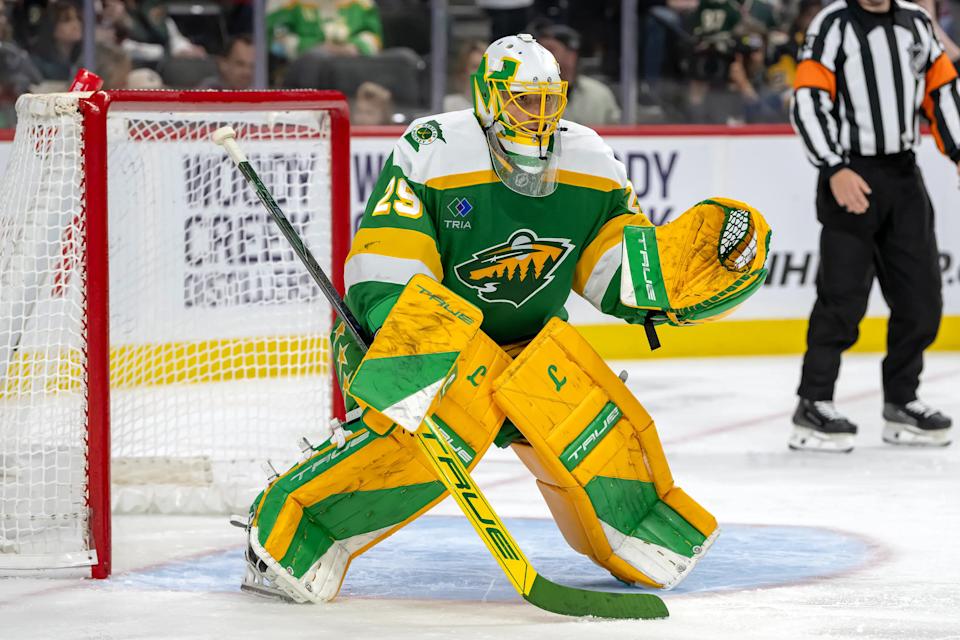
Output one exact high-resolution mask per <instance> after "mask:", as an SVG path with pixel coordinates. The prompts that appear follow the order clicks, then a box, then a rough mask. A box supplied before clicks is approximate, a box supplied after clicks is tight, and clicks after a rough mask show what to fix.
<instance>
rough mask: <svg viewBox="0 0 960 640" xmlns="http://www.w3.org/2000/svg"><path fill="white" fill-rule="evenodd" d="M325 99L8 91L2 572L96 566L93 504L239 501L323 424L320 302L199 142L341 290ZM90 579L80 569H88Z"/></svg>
mask: <svg viewBox="0 0 960 640" xmlns="http://www.w3.org/2000/svg"><path fill="white" fill-rule="evenodd" d="M344 109H345V107H344V105H343V102H342V99H340V97H339V94H330V93H328V92H308V91H302V92H290V93H280V92H237V93H232V92H101V93H97V94H93V95H90V94H60V95H43V96H23V97H22V98H20V100H19V101H18V103H17V114H18V124H17V130H16V135H15V138H14V146H13V151H12V155H11V158H10V162H9V164H8V167H7V169H6V173H5V175H4V176H3V178H2V182H0V568H46V567H65V566H77V565H96V566H98V567H100V569H99V572H100V573H101V574H105V572H108V571H109V508H108V505H109V504H110V483H109V478H110V476H111V474H112V504H113V508H114V510H115V511H123V512H168V513H225V512H245V511H246V509H247V508H248V506H249V504H250V502H251V500H252V499H253V498H254V497H255V495H256V493H257V492H258V491H259V490H260V489H261V488H262V487H263V485H264V484H265V481H266V474H265V473H264V471H263V470H262V464H263V462H264V460H266V459H271V460H272V461H273V464H274V466H275V467H276V468H278V469H281V468H286V467H287V466H289V465H290V464H292V463H293V462H295V460H296V458H297V456H298V453H299V452H298V451H297V445H296V443H297V441H298V439H299V438H300V437H301V436H308V437H310V436H311V435H313V436H314V437H316V436H317V435H318V434H320V433H324V426H325V424H326V422H327V421H328V420H329V418H330V417H331V415H332V408H331V403H332V380H331V373H330V366H329V353H328V350H329V345H328V340H327V335H328V332H329V329H330V325H331V319H332V318H331V309H330V306H329V304H328V303H327V302H326V301H325V300H324V298H323V295H322V294H321V292H320V290H319V288H318V287H317V286H316V285H315V284H314V283H313V281H312V280H311V278H310V276H309V275H308V274H307V272H306V271H305V269H304V268H303V267H302V266H301V264H300V262H299V260H298V259H297V257H296V255H295V254H294V252H293V250H292V249H291V248H290V247H289V246H288V245H287V243H286V241H285V240H284V238H283V236H282V235H281V234H280V232H279V230H278V229H277V228H276V226H275V225H274V224H273V222H272V221H271V219H270V217H269V215H268V214H267V213H266V212H265V211H264V210H263V208H262V207H261V205H260V204H259V202H258V200H257V198H256V195H255V193H254V192H253V191H252V190H251V189H250V188H249V187H248V186H247V185H246V184H245V182H244V180H243V178H242V176H241V175H240V173H239V172H238V171H237V170H236V169H235V167H234V166H233V164H232V163H231V162H230V160H229V159H228V158H227V156H226V154H225V153H224V152H223V150H222V149H221V148H219V147H217V146H215V145H214V144H213V143H212V142H211V141H210V134H211V133H212V132H213V131H214V130H216V129H217V128H218V127H221V126H226V125H229V126H231V127H233V128H234V129H235V130H236V131H237V139H238V141H239V142H240V143H241V145H243V147H244V149H245V151H246V152H247V154H248V156H249V157H250V161H251V163H252V164H253V165H254V166H255V167H256V168H257V170H258V172H259V174H260V176H261V177H262V179H263V181H264V183H265V184H266V185H267V187H268V188H269V189H270V190H271V192H272V193H273V194H274V196H275V198H276V199H277V202H278V203H279V204H280V206H281V208H283V210H284V212H285V213H286V215H287V217H288V218H289V219H290V222H291V223H292V224H293V226H294V228H296V229H297V231H298V232H299V233H300V235H301V236H302V237H303V239H304V241H305V243H306V245H307V246H308V247H309V248H310V250H311V251H312V252H313V253H314V255H315V256H316V258H317V260H318V262H319V263H320V264H321V266H322V267H323V268H324V270H325V271H327V273H328V274H331V278H332V279H333V280H334V282H335V283H338V282H339V281H340V280H341V274H340V273H339V269H340V267H341V266H342V263H343V252H344V250H345V248H346V244H347V234H348V233H349V230H348V229H349V222H348V212H347V210H346V202H347V196H346V191H345V190H346V189H348V186H347V185H348V177H347V176H346V175H344V174H346V172H347V171H348V167H347V166H346V164H347V160H346V157H345V155H346V138H347V136H348V132H347V130H346V128H347V126H348V125H347V124H346V118H345V116H344V114H345V111H344ZM97 573H98V571H97V570H96V569H95V571H94V574H95V575H96V574H97Z"/></svg>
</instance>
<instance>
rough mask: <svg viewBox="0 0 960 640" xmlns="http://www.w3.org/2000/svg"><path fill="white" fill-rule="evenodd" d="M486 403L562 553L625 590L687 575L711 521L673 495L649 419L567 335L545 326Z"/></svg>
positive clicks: (713, 531) (572, 333) (556, 325)
mask: <svg viewBox="0 0 960 640" xmlns="http://www.w3.org/2000/svg"><path fill="white" fill-rule="evenodd" d="M494 397H495V399H496V401H497V403H498V404H499V405H500V406H501V407H502V408H503V409H504V411H505V412H506V414H507V416H508V417H509V418H510V420H511V421H512V422H513V423H514V424H515V425H516V426H517V428H518V429H519V430H520V432H521V433H523V435H524V437H525V438H526V439H527V442H528V443H529V444H527V443H515V444H514V445H513V449H514V450H515V451H516V452H517V454H518V455H519V457H520V459H521V460H522V461H523V462H524V463H525V464H526V466H527V467H528V468H529V469H530V470H531V471H532V472H533V474H534V475H535V476H536V478H537V485H538V487H539V488H540V491H541V493H542V494H543V496H544V498H545V500H546V502H547V505H548V506H549V507H550V510H551V512H552V513H553V515H554V518H555V519H556V521H557V524H558V526H559V527H560V529H561V531H562V532H563V535H564V537H565V538H566V540H567V542H568V543H569V544H570V546H571V547H573V548H574V549H575V550H577V551H579V552H580V553H583V554H585V555H587V556H589V557H590V558H591V559H592V560H593V561H594V562H596V563H597V564H599V565H601V566H603V567H605V568H606V569H608V570H609V571H610V572H611V573H613V575H614V576H616V577H617V578H619V579H621V580H623V581H625V582H629V583H635V584H642V585H647V586H653V587H658V588H671V587H673V586H675V585H676V584H678V583H679V582H680V581H681V580H682V579H683V578H684V577H686V575H688V574H689V572H690V570H691V569H692V568H693V566H694V565H695V564H696V562H697V561H698V560H699V559H700V558H701V557H702V556H703V555H704V553H705V552H706V550H707V549H708V548H709V547H710V545H711V544H712V543H713V540H714V539H715V538H716V536H717V534H718V529H717V522H716V519H715V518H714V517H713V516H712V515H710V513H708V512H707V511H706V510H705V509H704V508H703V507H701V506H700V505H699V504H697V503H696V502H695V501H694V500H693V499H692V498H690V497H689V496H688V495H687V494H686V493H684V492H683V490H682V489H680V488H678V487H676V486H674V483H673V477H672V476H671V474H670V468H669V466H668V465H667V461H666V458H665V457H664V454H663V448H662V446H661V445H660V439H659V437H658V436H657V431H656V427H655V426H654V424H653V421H652V419H651V418H650V416H649V414H647V412H646V410H644V408H643V406H642V405H641V404H640V403H639V402H638V401H637V400H636V399H635V398H634V397H633V395H632V394H631V393H630V391H629V390H628V389H627V388H626V386H625V385H624V384H623V383H622V382H621V381H620V379H619V378H617V376H616V375H615V374H614V373H613V372H612V371H611V370H610V369H609V368H608V367H607V365H606V364H605V363H604V362H603V360H602V359H601V358H600V356H598V355H597V354H596V352H594V351H593V349H592V348H591V347H590V345H589V344H588V343H587V342H586V340H585V339H584V338H583V337H582V336H580V334H579V333H578V332H577V331H576V330H575V329H574V328H573V327H571V326H570V325H568V324H567V323H565V322H563V321H561V320H559V319H554V320H551V321H550V323H548V324H547V326H546V327H545V328H544V329H543V331H541V332H540V334H539V335H538V336H537V337H536V338H535V339H534V340H533V342H531V343H530V346H528V347H527V348H526V350H524V352H523V353H522V354H521V355H520V356H519V357H518V358H517V359H516V360H515V361H514V362H513V364H512V365H511V366H510V367H509V368H508V369H507V371H506V372H505V373H504V374H503V375H502V376H501V377H500V378H499V379H498V380H497V381H496V383H495V391H494Z"/></svg>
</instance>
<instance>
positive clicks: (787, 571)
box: [103, 516, 881, 602]
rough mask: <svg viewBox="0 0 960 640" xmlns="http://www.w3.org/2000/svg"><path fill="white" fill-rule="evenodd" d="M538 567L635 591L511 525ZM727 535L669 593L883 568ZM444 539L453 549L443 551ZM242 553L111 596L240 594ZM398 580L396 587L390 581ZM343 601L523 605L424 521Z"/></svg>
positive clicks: (786, 542) (825, 542)
mask: <svg viewBox="0 0 960 640" xmlns="http://www.w3.org/2000/svg"><path fill="white" fill-rule="evenodd" d="M506 524H507V526H508V527H509V528H510V530H511V531H512V532H514V533H515V535H516V537H517V540H518V541H519V542H520V543H521V544H522V545H523V548H524V550H526V549H528V548H529V555H530V557H531V559H532V560H533V561H535V562H536V563H537V567H538V569H540V568H541V567H542V569H541V570H542V572H543V574H544V575H545V576H547V577H549V578H550V579H551V580H554V581H557V582H561V583H563V584H568V585H571V586H576V587H581V588H587V589H601V588H602V589H604V590H613V591H634V590H637V588H636V587H628V586H625V585H622V584H621V583H619V582H618V581H617V580H616V579H615V578H613V576H611V575H610V574H608V573H606V572H605V571H604V570H603V569H601V568H600V567H597V566H596V565H594V564H593V563H592V562H590V561H589V560H588V559H587V558H585V557H583V556H580V555H579V554H577V553H575V552H574V551H572V550H571V549H570V548H569V547H568V546H567V545H566V543H565V542H564V541H563V538H562V536H561V534H560V532H559V531H558V530H557V528H556V526H555V525H554V524H553V522H552V521H550V520H541V519H510V518H508V519H506ZM722 528H723V533H722V535H721V536H720V538H719V539H718V540H717V542H716V543H715V545H714V548H713V549H712V550H711V552H710V553H709V554H708V555H707V556H706V557H705V558H704V559H703V560H701V561H700V564H698V565H697V569H696V571H694V572H693V574H691V575H690V577H689V578H687V579H686V580H685V581H684V582H683V583H682V584H681V585H680V586H678V587H677V588H676V589H674V590H672V591H670V592H669V594H667V595H668V596H669V597H671V598H672V597H676V596H677V595H680V594H684V593H704V592H714V591H738V590H742V589H757V588H763V587H775V586H780V585H786V584H796V583H798V582H808V581H818V580H823V579H829V578H831V577H834V576H838V575H843V574H846V573H849V572H851V571H855V570H857V569H860V568H862V567H865V566H868V565H871V564H873V563H874V562H876V561H877V560H878V558H879V557H880V555H881V553H880V550H879V549H878V548H877V547H876V546H875V545H874V544H873V543H871V542H869V541H867V540H864V539H862V538H859V537H857V536H856V535H854V534H851V533H848V532H843V531H836V530H830V529H821V528H816V527H794V526H758V525H736V524H722ZM437 540H443V541H444V543H443V544H442V545H440V546H439V547H438V546H437V545H436V541H437ZM242 574H243V550H242V549H241V548H240V547H239V546H238V547H237V548H236V549H231V550H228V551H220V552H215V553H212V554H209V555H207V556H202V557H199V558H191V559H190V560H189V561H182V562H181V561H176V562H170V563H167V564H164V565H161V566H159V567H157V566H155V567H151V568H149V569H145V570H142V571H134V572H130V573H126V574H122V575H119V576H116V577H115V578H113V579H112V580H110V581H109V582H108V583H106V584H104V585H103V588H116V589H138V590H142V589H145V590H167V591H193V592H223V591H237V592H239V589H240V587H239V585H240V579H241V577H242ZM385 576H389V579H385ZM339 598H389V599H416V600H465V601H471V600H472V601H498V602H502V601H513V600H516V601H518V602H519V601H520V599H519V597H518V596H517V594H516V592H515V591H514V590H513V588H512V587H511V586H510V584H509V583H508V582H507V580H506V578H504V576H503V574H502V573H501V572H500V571H499V569H498V568H497V565H496V563H494V562H493V560H492V559H491V558H490V557H489V554H487V553H486V552H485V551H484V549H483V547H482V543H481V542H480V540H479V539H477V538H476V536H473V535H471V531H470V525H469V524H468V523H467V521H466V520H464V519H463V518H459V517H455V516H437V517H431V516H427V517H424V518H420V519H419V520H417V521H416V522H414V523H412V524H411V525H409V526H408V527H406V528H404V529H403V530H401V531H400V532H398V533H396V534H395V535H394V536H392V537H391V538H390V539H389V540H386V541H385V542H384V543H383V544H380V545H378V546H377V547H375V548H373V549H371V550H370V551H368V552H367V553H365V554H364V555H362V556H360V557H359V558H357V559H356V560H355V561H354V562H353V564H352V566H351V567H350V571H349V573H348V574H347V577H346V580H345V581H344V584H343V589H342V590H341V592H340V595H339Z"/></svg>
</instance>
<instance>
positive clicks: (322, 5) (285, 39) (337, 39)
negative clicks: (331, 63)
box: [267, 0, 383, 60]
mask: <svg viewBox="0 0 960 640" xmlns="http://www.w3.org/2000/svg"><path fill="white" fill-rule="evenodd" d="M267 33H268V34H269V37H270V42H271V45H270V48H271V52H272V53H273V54H275V55H277V56H278V57H280V58H282V59H285V60H292V59H294V58H296V57H298V56H299V55H300V54H303V53H306V52H307V51H312V50H314V49H320V50H322V51H324V52H326V53H327V54H329V55H331V56H356V55H364V56H368V55H374V54H376V53H379V52H380V49H381V48H382V46H383V27H382V26H381V24H380V11H379V9H377V5H375V4H374V3H373V1H372V0H347V1H343V0H313V1H307V0H269V2H268V3H267Z"/></svg>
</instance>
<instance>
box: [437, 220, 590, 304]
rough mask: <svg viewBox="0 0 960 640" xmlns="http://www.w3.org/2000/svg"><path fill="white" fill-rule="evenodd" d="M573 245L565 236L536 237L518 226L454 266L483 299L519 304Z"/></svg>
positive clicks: (546, 281)
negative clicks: (510, 232)
mask: <svg viewBox="0 0 960 640" xmlns="http://www.w3.org/2000/svg"><path fill="white" fill-rule="evenodd" d="M573 248H574V244H573V243H572V242H571V241H570V240H569V239H567V238H538V237H537V234H535V233H534V232H533V231H530V230H529V229H520V230H519V231H516V232H514V233H513V235H511V236H510V239H509V240H507V241H506V242H504V243H502V244H497V245H494V246H492V247H489V248H487V249H484V250H482V251H479V252H477V253H475V254H473V259H472V260H467V261H466V262H462V263H460V264H458V265H457V266H456V267H454V272H455V273H456V274H457V278H458V279H459V280H460V282H462V283H463V284H465V285H466V286H468V287H470V288H472V289H476V291H477V296H478V297H479V298H480V299H481V300H484V301H485V302H507V303H509V304H512V305H513V306H515V307H519V306H520V305H522V304H523V303H525V302H526V301H528V300H529V299H530V298H532V297H533V296H535V295H536V294H537V292H539V291H540V290H541V289H543V288H544V287H545V286H547V285H548V284H550V282H551V281H552V280H553V273H554V271H556V270H557V267H558V266H560V263H561V262H563V260H564V258H566V257H567V256H568V255H569V254H570V253H571V251H572V250H573Z"/></svg>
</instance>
